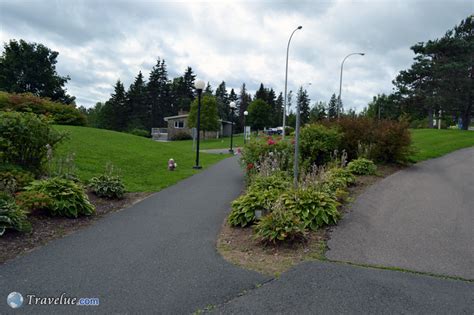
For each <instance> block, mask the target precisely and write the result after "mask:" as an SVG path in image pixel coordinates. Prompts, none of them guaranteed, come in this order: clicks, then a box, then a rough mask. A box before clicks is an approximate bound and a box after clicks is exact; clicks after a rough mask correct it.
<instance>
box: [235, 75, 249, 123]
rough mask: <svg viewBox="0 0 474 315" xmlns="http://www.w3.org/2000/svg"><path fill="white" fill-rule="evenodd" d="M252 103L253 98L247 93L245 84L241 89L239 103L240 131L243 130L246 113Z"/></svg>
mask: <svg viewBox="0 0 474 315" xmlns="http://www.w3.org/2000/svg"><path fill="white" fill-rule="evenodd" d="M251 101H252V97H251V96H250V94H248V93H247V88H246V87H245V83H243V84H242V87H241V88H240V93H239V100H238V102H237V104H238V107H239V108H238V109H239V130H243V126H244V118H245V116H244V112H245V111H246V110H247V108H248V106H249V104H250V102H251Z"/></svg>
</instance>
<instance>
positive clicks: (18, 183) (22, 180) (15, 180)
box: [0, 168, 34, 193]
mask: <svg viewBox="0 0 474 315" xmlns="http://www.w3.org/2000/svg"><path fill="white" fill-rule="evenodd" d="M33 180H34V176H33V174H32V173H31V172H28V171H24V170H22V169H18V168H11V169H10V170H0V191H6V192H9V193H15V192H18V191H20V190H22V189H23V188H24V187H26V186H27V185H28V184H30V183H31V182H32V181H33Z"/></svg>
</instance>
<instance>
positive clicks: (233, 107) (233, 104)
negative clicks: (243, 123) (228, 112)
mask: <svg viewBox="0 0 474 315" xmlns="http://www.w3.org/2000/svg"><path fill="white" fill-rule="evenodd" d="M229 106H230V108H231V109H236V108H237V104H235V102H230V104H229Z"/></svg>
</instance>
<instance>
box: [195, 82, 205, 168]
mask: <svg viewBox="0 0 474 315" xmlns="http://www.w3.org/2000/svg"><path fill="white" fill-rule="evenodd" d="M205 86H206V83H204V81H202V80H198V81H196V83H195V84H194V87H195V88H196V92H197V95H198V116H197V126H196V129H197V130H196V131H197V142H196V165H195V166H193V168H194V169H196V170H198V169H201V168H202V167H201V166H200V165H199V139H200V138H201V95H202V90H204V87H205Z"/></svg>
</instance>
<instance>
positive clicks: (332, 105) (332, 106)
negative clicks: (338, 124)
mask: <svg viewBox="0 0 474 315" xmlns="http://www.w3.org/2000/svg"><path fill="white" fill-rule="evenodd" d="M337 104H338V101H337V97H336V94H333V95H332V96H331V99H330V100H329V103H328V118H330V119H331V118H337Z"/></svg>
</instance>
